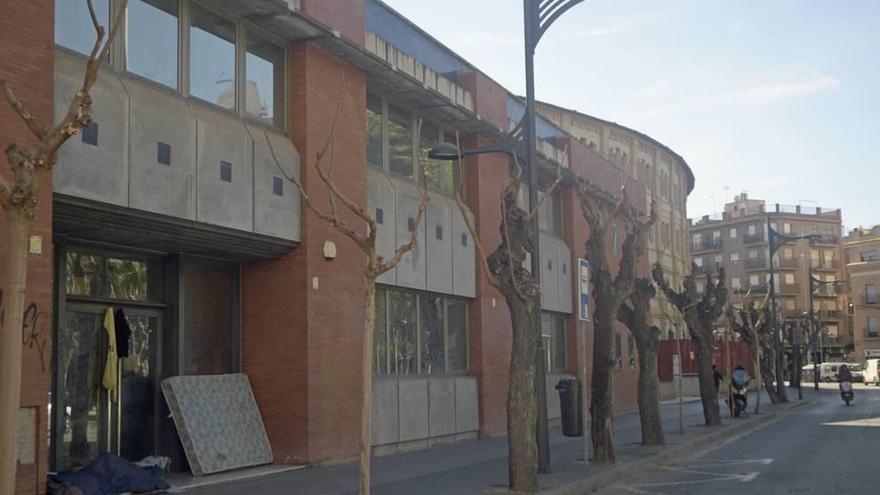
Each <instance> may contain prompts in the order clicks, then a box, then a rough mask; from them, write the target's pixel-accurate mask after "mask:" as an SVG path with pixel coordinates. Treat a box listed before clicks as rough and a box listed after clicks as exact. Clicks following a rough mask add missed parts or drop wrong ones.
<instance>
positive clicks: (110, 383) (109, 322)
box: [101, 308, 119, 401]
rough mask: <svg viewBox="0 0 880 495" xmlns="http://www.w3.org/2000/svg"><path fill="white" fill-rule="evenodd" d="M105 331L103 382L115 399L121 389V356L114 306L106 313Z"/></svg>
mask: <svg viewBox="0 0 880 495" xmlns="http://www.w3.org/2000/svg"><path fill="white" fill-rule="evenodd" d="M104 331H105V332H107V360H106V362H105V363H104V378H103V379H102V380H101V384H102V385H103V386H104V388H105V389H107V392H108V394H109V395H110V400H111V401H115V400H116V397H117V393H118V391H119V372H118V370H119V356H118V355H117V354H116V322H115V318H114V317H113V308H107V311H106V312H105V313H104Z"/></svg>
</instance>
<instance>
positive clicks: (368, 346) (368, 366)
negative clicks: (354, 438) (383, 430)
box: [359, 275, 376, 495]
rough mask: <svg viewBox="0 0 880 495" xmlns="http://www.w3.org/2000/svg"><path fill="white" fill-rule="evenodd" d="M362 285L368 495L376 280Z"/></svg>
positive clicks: (363, 467)
mask: <svg viewBox="0 0 880 495" xmlns="http://www.w3.org/2000/svg"><path fill="white" fill-rule="evenodd" d="M362 283H363V285H364V304H365V305H366V306H365V308H364V310H365V314H364V342H363V345H362V346H361V454H360V482H359V486H360V495H370V457H371V455H372V447H373V437H372V433H373V429H372V426H373V423H372V416H373V332H374V328H373V327H374V324H375V320H376V279H375V278H371V277H370V276H368V275H364V276H363V278H362Z"/></svg>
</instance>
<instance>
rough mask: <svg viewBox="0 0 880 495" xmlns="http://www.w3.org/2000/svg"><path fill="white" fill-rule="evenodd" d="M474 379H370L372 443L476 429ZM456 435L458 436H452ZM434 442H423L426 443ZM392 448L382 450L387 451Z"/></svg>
mask: <svg viewBox="0 0 880 495" xmlns="http://www.w3.org/2000/svg"><path fill="white" fill-rule="evenodd" d="M477 404H478V402H477V380H476V378H473V377H470V376H437V377H411V378H396V377H382V378H376V380H374V381H373V442H374V445H386V446H387V445H392V444H398V443H399V444H401V445H403V444H407V445H408V447H407V448H410V447H411V446H413V445H415V442H417V441H422V442H424V441H425V440H429V439H438V438H443V437H446V438H452V437H453V436H456V435H462V434H467V433H472V432H476V431H477V430H478V429H479V412H478V409H477V408H478V405H477ZM455 438H458V437H455ZM433 443H436V442H424V443H423V444H422V445H423V446H424V447H427V446H428V445H431V444H433ZM391 451H394V450H393V449H392V450H390V451H389V450H387V449H386V450H383V452H391Z"/></svg>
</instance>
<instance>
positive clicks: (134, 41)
mask: <svg viewBox="0 0 880 495" xmlns="http://www.w3.org/2000/svg"><path fill="white" fill-rule="evenodd" d="M59 3H61V2H59ZM64 3H67V2H64ZM177 12H178V6H177V0H130V1H129V2H128V22H127V23H126V44H125V46H126V54H125V58H126V70H128V71H129V72H131V73H134V74H137V75H139V76H143V77H146V78H147V79H150V80H153V81H156V82H158V83H162V84H164V85H165V86H168V87H171V88H176V87H177Z"/></svg>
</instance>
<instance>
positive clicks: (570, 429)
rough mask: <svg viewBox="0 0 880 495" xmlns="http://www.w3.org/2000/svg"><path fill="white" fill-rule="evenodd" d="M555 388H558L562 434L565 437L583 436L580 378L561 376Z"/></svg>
mask: <svg viewBox="0 0 880 495" xmlns="http://www.w3.org/2000/svg"><path fill="white" fill-rule="evenodd" d="M556 390H559V410H560V412H561V413H562V434H563V435H565V436H567V437H580V436H583V434H584V415H583V398H582V396H581V393H582V392H581V382H580V380H578V379H577V378H574V377H568V378H563V379H562V380H559V383H558V384H556Z"/></svg>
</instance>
